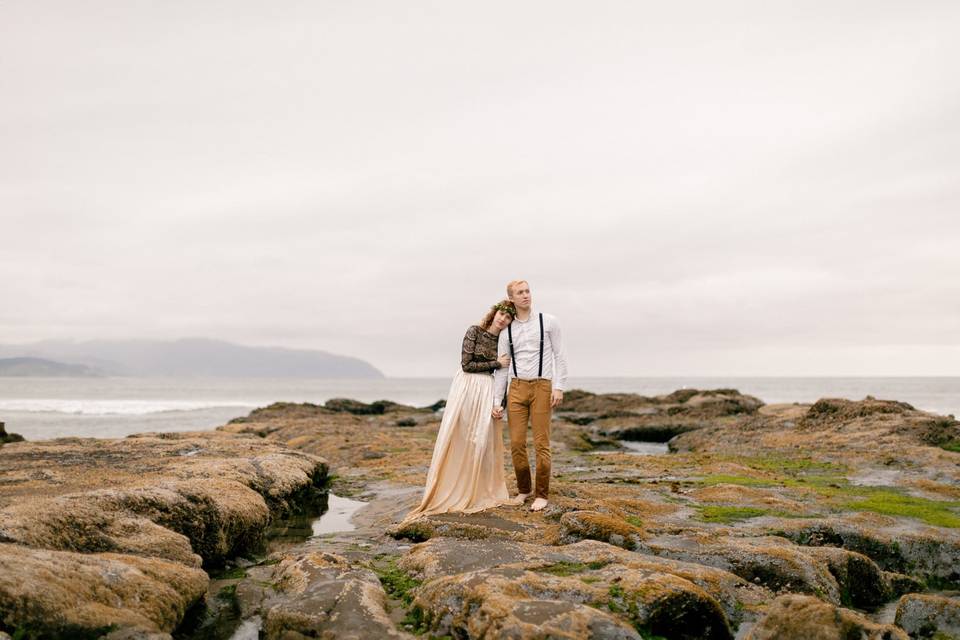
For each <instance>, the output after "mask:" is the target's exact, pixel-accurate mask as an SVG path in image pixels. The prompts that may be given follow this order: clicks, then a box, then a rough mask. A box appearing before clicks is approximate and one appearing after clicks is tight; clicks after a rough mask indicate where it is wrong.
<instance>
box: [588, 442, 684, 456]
mask: <svg viewBox="0 0 960 640" xmlns="http://www.w3.org/2000/svg"><path fill="white" fill-rule="evenodd" d="M617 442H618V443H619V444H620V445H621V446H622V447H623V448H624V449H626V451H623V450H618V451H593V452H591V453H593V455H607V454H611V453H629V454H633V455H636V456H662V455H667V454H668V453H670V448H669V447H668V446H667V443H666V442H645V441H642V440H617Z"/></svg>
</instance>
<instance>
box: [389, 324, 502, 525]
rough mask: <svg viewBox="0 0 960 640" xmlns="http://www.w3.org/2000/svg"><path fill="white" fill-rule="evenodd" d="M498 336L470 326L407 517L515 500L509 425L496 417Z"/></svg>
mask: <svg viewBox="0 0 960 640" xmlns="http://www.w3.org/2000/svg"><path fill="white" fill-rule="evenodd" d="M496 357H497V337H496V336H494V335H493V334H491V333H488V332H487V331H484V330H483V329H481V328H480V327H476V326H474V327H470V328H469V329H468V330H467V333H466V335H465V336H464V338H463V351H462V355H461V368H460V370H459V371H457V373H456V375H454V377H453V382H452V383H451V385H450V393H449V394H448V395H447V405H446V407H445V408H444V411H443V418H442V420H441V421H440V430H439V431H438V432H437V441H436V444H435V445H434V447H433V458H432V459H431V461H430V470H429V471H428V472H427V483H426V486H425V487H424V490H423V500H422V501H421V502H420V506H419V507H417V508H416V509H414V510H413V511H411V512H410V513H408V514H407V516H406V517H405V518H404V521H408V520H411V519H413V518H417V517H420V516H425V515H431V514H436V513H446V512H450V511H456V512H460V513H475V512H477V511H483V510H484V509H489V508H491V507H496V506H498V505H501V504H508V503H510V496H509V494H508V493H507V484H506V480H505V478H504V472H503V460H504V458H503V425H502V423H501V421H499V420H494V419H493V418H492V417H491V416H490V412H491V409H492V408H493V376H492V375H491V373H492V372H493V371H494V370H495V369H497V368H499V366H500V365H499V363H498V362H497V360H496Z"/></svg>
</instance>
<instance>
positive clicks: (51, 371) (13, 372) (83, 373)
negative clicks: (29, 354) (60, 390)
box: [0, 358, 102, 378]
mask: <svg viewBox="0 0 960 640" xmlns="http://www.w3.org/2000/svg"><path fill="white" fill-rule="evenodd" d="M97 375H102V374H100V373H99V372H98V371H96V370H95V369H91V368H90V367H88V366H86V365H82V364H65V363H63V362H54V361H53V360H45V359H44V358H0V377H17V376H45V377H50V378H54V377H70V378H74V377H87V376H97Z"/></svg>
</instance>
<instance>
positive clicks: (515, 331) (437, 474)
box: [404, 280, 567, 522]
mask: <svg viewBox="0 0 960 640" xmlns="http://www.w3.org/2000/svg"><path fill="white" fill-rule="evenodd" d="M532 303H533V298H532V296H531V294H530V286H529V285H528V284H527V282H526V281H525V280H514V281H512V282H510V283H509V284H508V285H507V299H506V300H502V301H501V302H498V303H497V304H495V305H494V306H493V307H492V308H491V309H490V311H489V312H488V313H487V315H486V316H485V317H484V318H483V320H481V322H480V324H479V325H474V326H472V327H470V328H469V329H467V333H466V335H465V336H464V337H463V349H462V352H461V358H460V370H459V371H457V374H456V375H455V376H454V378H453V383H452V384H451V385H450V393H449V394H448V396H447V405H446V408H445V409H444V412H443V419H442V420H441V422H440V429H439V431H438V432H437V441H436V444H435V445H434V449H433V458H432V459H431V462H430V470H429V471H428V472H427V483H426V487H425V488H424V491H423V500H422V501H421V502H420V506H418V507H417V508H416V509H414V510H413V511H411V512H410V513H409V514H407V516H406V517H405V518H404V521H405V522H406V521H409V520H412V519H414V518H417V517H420V516H425V515H431V514H437V513H446V512H460V513H475V512H477V511H483V510H484V509H490V508H492V507H496V506H499V505H503V504H512V505H522V504H523V503H524V502H525V501H526V500H527V499H528V498H529V497H530V496H531V495H533V496H534V501H533V504H532V505H531V506H530V509H531V510H532V511H540V510H542V509H543V508H544V507H546V506H547V499H548V493H549V490H550V418H551V415H552V413H553V408H554V407H556V406H557V405H559V404H560V402H561V401H562V400H563V389H564V388H565V384H566V379H567V358H566V352H565V350H564V347H563V341H562V338H561V336H560V325H559V324H558V322H557V319H556V318H555V317H554V316H552V315H550V314H547V313H534V311H533V304H532ZM508 386H509V391H507V388H508ZM505 392H506V393H505ZM505 395H506V398H505V397H504V396H505ZM504 401H506V416H507V424H508V425H509V429H510V456H511V458H512V460H513V469H514V471H515V472H516V475H517V490H518V494H517V495H516V496H514V497H513V498H511V497H510V495H509V494H508V492H507V484H506V480H505V478H504V472H503V437H502V419H503V415H504ZM528 425H529V426H530V427H531V428H532V430H533V444H534V450H535V454H536V455H535V459H536V483H535V484H534V485H531V478H530V460H529V458H528V456H527V427H528Z"/></svg>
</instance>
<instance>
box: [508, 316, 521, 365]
mask: <svg viewBox="0 0 960 640" xmlns="http://www.w3.org/2000/svg"><path fill="white" fill-rule="evenodd" d="M507 338H509V339H510V362H512V363H513V377H514V378H519V377H520V376H519V375H518V374H517V359H516V358H514V357H513V329H511V328H510V325H509V324H508V325H507Z"/></svg>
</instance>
